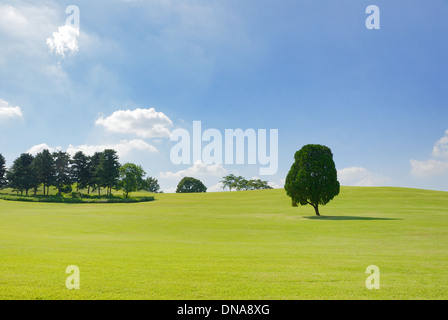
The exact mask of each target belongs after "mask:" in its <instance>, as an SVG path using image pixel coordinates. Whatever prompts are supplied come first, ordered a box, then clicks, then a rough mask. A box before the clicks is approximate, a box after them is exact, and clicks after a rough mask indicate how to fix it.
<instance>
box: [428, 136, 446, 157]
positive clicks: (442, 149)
mask: <svg viewBox="0 0 448 320" xmlns="http://www.w3.org/2000/svg"><path fill="white" fill-rule="evenodd" d="M432 155H433V156H434V157H443V158H448V130H446V131H445V135H444V136H443V137H442V138H441V139H440V140H439V141H437V142H436V143H435V145H434V148H433V150H432Z"/></svg>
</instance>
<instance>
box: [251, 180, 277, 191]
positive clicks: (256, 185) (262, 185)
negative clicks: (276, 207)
mask: <svg viewBox="0 0 448 320" xmlns="http://www.w3.org/2000/svg"><path fill="white" fill-rule="evenodd" d="M264 189H272V187H271V186H270V185H269V184H268V182H267V181H263V180H261V179H252V180H249V181H248V182H247V190H264Z"/></svg>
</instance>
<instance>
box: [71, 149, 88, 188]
mask: <svg viewBox="0 0 448 320" xmlns="http://www.w3.org/2000/svg"><path fill="white" fill-rule="evenodd" d="M72 177H73V182H75V183H76V191H79V190H80V189H86V188H88V187H89V181H90V178H91V170H90V159H89V157H88V156H86V155H85V154H84V153H83V152H82V151H78V152H76V153H75V155H74V156H73V159H72Z"/></svg>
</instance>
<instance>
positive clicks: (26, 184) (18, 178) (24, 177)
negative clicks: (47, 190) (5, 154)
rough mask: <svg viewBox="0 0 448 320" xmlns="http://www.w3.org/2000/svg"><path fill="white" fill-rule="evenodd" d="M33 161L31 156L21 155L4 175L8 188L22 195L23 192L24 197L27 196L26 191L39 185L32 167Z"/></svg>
mask: <svg viewBox="0 0 448 320" xmlns="http://www.w3.org/2000/svg"><path fill="white" fill-rule="evenodd" d="M33 160H34V157H33V156H32V155H31V154H29V153H22V154H21V155H20V157H19V158H17V159H16V160H15V161H14V163H13V165H12V167H11V169H10V170H8V171H7V173H6V179H7V180H8V182H9V187H10V188H13V189H14V190H15V191H17V192H20V193H22V194H23V191H25V193H26V195H28V190H30V189H33V188H36V187H37V186H38V185H39V182H38V178H37V174H36V172H35V170H34V167H33Z"/></svg>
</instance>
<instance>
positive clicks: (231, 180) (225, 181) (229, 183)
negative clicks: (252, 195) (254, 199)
mask: <svg viewBox="0 0 448 320" xmlns="http://www.w3.org/2000/svg"><path fill="white" fill-rule="evenodd" d="M220 182H221V184H222V188H223V189H226V188H228V189H229V190H230V191H232V189H235V190H237V191H242V190H262V189H272V187H271V186H270V185H269V184H268V182H267V181H264V180H261V179H251V180H246V179H245V178H244V177H242V176H238V177H237V176H235V175H233V174H229V175H227V176H225V177H223V178H222V180H221V181H220Z"/></svg>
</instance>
